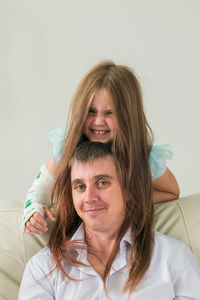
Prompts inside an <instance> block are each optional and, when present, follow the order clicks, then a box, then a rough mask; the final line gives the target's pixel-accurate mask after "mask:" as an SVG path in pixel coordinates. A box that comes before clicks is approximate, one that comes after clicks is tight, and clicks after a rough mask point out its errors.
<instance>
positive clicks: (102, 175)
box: [94, 174, 113, 180]
mask: <svg viewBox="0 0 200 300" xmlns="http://www.w3.org/2000/svg"><path fill="white" fill-rule="evenodd" d="M94 178H95V179H96V180H99V179H103V178H105V179H113V177H112V176H110V175H108V174H99V175H96V176H95V177H94Z"/></svg>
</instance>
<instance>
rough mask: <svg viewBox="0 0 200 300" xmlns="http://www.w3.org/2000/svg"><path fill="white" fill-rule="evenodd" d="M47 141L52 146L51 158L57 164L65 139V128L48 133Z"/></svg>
mask: <svg viewBox="0 0 200 300" xmlns="http://www.w3.org/2000/svg"><path fill="white" fill-rule="evenodd" d="M47 136H48V138H49V140H50V141H51V143H52V144H53V157H54V158H55V160H56V161H57V162H59V161H60V158H61V155H62V149H63V145H64V141H65V137H66V127H65V126H62V127H59V128H56V129H54V130H52V131H50V132H49V133H48V134H47Z"/></svg>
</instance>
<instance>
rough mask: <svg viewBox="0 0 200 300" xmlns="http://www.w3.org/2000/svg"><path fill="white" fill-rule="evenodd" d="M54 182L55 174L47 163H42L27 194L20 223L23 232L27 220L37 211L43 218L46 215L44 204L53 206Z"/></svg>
mask: <svg viewBox="0 0 200 300" xmlns="http://www.w3.org/2000/svg"><path fill="white" fill-rule="evenodd" d="M53 184H54V177H53V175H52V174H51V173H50V172H49V171H48V170H47V168H46V166H45V164H44V165H42V166H41V168H40V171H39V173H38V175H37V177H36V178H35V180H34V181H33V183H32V185H31V187H30V189H29V191H28V193H27V195H26V201H25V204H24V215H23V218H22V220H21V224H20V229H21V231H22V232H24V227H25V224H26V222H27V221H28V219H29V218H30V217H31V216H32V215H33V214H34V213H35V212H39V213H40V214H41V216H42V217H43V218H44V217H45V216H44V209H43V206H46V207H50V206H51V191H52V187H53Z"/></svg>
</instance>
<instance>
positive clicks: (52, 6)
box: [0, 0, 200, 202]
mask: <svg viewBox="0 0 200 300" xmlns="http://www.w3.org/2000/svg"><path fill="white" fill-rule="evenodd" d="M199 16H200V1H199V0H101V1H97V0H84V1H81V0H79V1H78V0H71V1H68V0H63V1H61V0H56V1H51V0H23V1H22V0H0V135H1V139H0V142H1V148H0V151H1V152H0V164H1V172H0V197H1V198H5V199H7V201H10V200H11V199H17V200H18V199H21V200H22V202H23V201H24V199H25V195H26V192H27V189H28V188H29V186H30V184H31V182H32V181H33V179H34V177H35V176H36V175H37V172H38V170H39V167H40V165H41V164H42V162H44V161H46V160H47V159H48V158H50V157H51V151H52V145H51V143H50V142H49V140H48V138H47V136H46V134H47V132H49V131H50V130H52V129H54V128H56V127H59V126H62V125H64V124H65V123H66V119H67V112H68V107H69V103H70V101H71V98H72V95H73V93H74V91H75V89H76V86H77V84H78V82H79V81H80V79H81V78H82V76H83V75H84V74H85V73H86V72H87V71H88V69H89V68H90V67H92V66H93V65H94V64H96V63H98V62H99V61H101V60H103V59H112V60H114V61H115V62H116V63H121V64H127V65H129V66H131V67H132V68H134V69H135V71H136V73H137V74H138V76H139V79H140V82H141V85H142V87H143V95H144V103H145V111H146V114H147V118H148V120H149V123H150V125H151V127H152V129H153V131H154V134H155V143H156V144H171V145H172V148H173V151H174V158H173V159H172V160H171V161H169V162H168V166H169V168H170V169H171V170H172V171H173V173H174V174H175V176H176V178H177V180H178V182H179V185H180V189H181V195H182V196H186V195H188V194H193V193H199V192H200V190H199V166H200V158H199V154H200V141H199V129H200V119H199V111H200V104H199V102H200V89H199V86H200V82H199V75H200V56H199V53H200V17H199Z"/></svg>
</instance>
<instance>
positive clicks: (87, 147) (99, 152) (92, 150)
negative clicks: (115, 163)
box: [69, 141, 113, 167]
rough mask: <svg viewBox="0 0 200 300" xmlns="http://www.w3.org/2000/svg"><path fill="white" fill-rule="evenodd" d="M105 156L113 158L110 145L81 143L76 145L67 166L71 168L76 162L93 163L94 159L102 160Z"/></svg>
mask: <svg viewBox="0 0 200 300" xmlns="http://www.w3.org/2000/svg"><path fill="white" fill-rule="evenodd" d="M107 155H111V156H113V153H112V144H111V143H100V142H90V141H87V142H83V143H81V144H79V145H78V147H77V148H76V150H75V151H74V154H73V156H72V158H71V160H70V162H69V166H70V167H72V165H73V163H74V162H75V161H76V162H87V161H94V160H95V159H100V158H104V157H106V156H107Z"/></svg>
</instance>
